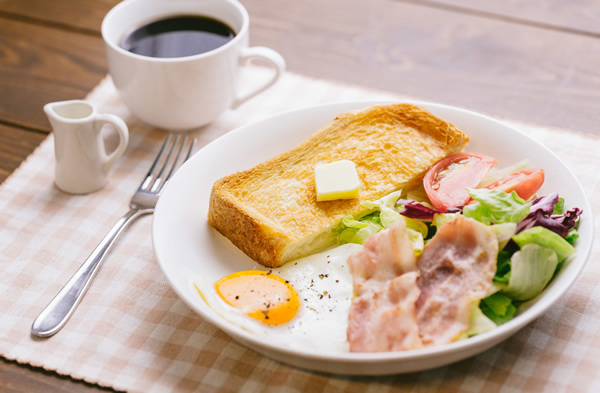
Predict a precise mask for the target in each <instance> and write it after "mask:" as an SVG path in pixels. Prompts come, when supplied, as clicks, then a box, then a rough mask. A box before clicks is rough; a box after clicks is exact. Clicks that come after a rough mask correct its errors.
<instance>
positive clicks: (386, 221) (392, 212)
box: [361, 191, 402, 228]
mask: <svg viewBox="0 0 600 393" xmlns="http://www.w3.org/2000/svg"><path fill="white" fill-rule="evenodd" d="M400 193H401V191H395V192H392V193H391V194H389V195H387V196H384V197H383V198H381V199H379V200H377V201H365V202H361V205H363V206H364V207H366V208H367V209H370V210H379V219H380V220H381V225H383V227H384V228H389V227H390V226H391V225H392V224H393V223H395V222H396V221H398V220H399V219H400V218H401V217H402V216H401V215H400V213H398V212H397V211H396V209H395V208H394V207H395V205H396V201H397V200H398V198H400Z"/></svg>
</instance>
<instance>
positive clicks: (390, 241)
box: [348, 220, 417, 295]
mask: <svg viewBox="0 0 600 393" xmlns="http://www.w3.org/2000/svg"><path fill="white" fill-rule="evenodd" d="M348 267H349V268H350V274H352V278H353V282H354V292H355V294H356V295H361V294H363V293H364V292H366V291H369V290H376V289H378V288H380V287H381V286H383V285H384V284H385V283H386V282H387V281H389V280H391V279H393V278H395V277H398V276H399V275H401V274H403V273H407V272H412V271H415V270H417V258H416V257H415V253H414V251H413V248H412V243H411V242H410V239H409V238H408V234H407V233H406V224H405V223H404V220H398V221H396V222H395V223H394V224H393V225H392V226H391V227H390V228H388V229H385V230H383V231H381V232H379V233H376V234H374V235H372V236H371V237H370V238H369V239H367V241H366V242H365V244H364V245H363V248H362V249H361V250H359V251H357V252H355V253H354V254H352V255H350V257H349V258H348Z"/></svg>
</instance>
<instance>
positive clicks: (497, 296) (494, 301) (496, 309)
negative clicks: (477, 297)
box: [479, 293, 517, 325]
mask: <svg viewBox="0 0 600 393" xmlns="http://www.w3.org/2000/svg"><path fill="white" fill-rule="evenodd" d="M479 308H480V309H481V311H482V312H483V314H485V316H486V317H488V318H489V319H491V320H492V321H493V322H494V323H495V324H496V325H502V324H503V323H506V322H508V321H510V320H511V319H513V318H514V316H515V314H516V313H517V308H516V307H515V305H514V304H513V301H512V299H510V298H508V297H506V296H505V295H503V294H501V293H494V294H493V295H490V296H488V297H486V298H485V299H483V300H482V301H481V303H480V304H479Z"/></svg>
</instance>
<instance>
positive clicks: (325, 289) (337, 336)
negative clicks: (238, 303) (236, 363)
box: [190, 244, 361, 352]
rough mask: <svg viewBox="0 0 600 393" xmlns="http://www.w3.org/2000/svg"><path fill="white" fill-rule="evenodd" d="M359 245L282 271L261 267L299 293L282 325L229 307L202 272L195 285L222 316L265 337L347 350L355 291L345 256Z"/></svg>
mask: <svg viewBox="0 0 600 393" xmlns="http://www.w3.org/2000/svg"><path fill="white" fill-rule="evenodd" d="M360 247H361V246H360V245H357V244H345V245H342V246H339V247H336V248H333V249H331V250H328V251H325V252H322V253H319V254H314V255H310V256H308V257H305V258H300V259H297V260H295V261H292V262H289V263H287V264H286V265H284V266H282V267H280V268H277V269H266V268H263V267H261V268H260V270H265V271H272V273H273V274H275V275H277V276H279V277H281V278H283V279H285V280H287V281H289V283H290V285H291V286H292V287H293V288H294V289H295V290H296V292H297V293H298V297H299V300H300V308H299V310H298V313H297V314H296V315H295V316H294V318H292V320H290V321H289V322H287V323H284V324H281V325H266V324H263V323H261V322H259V321H257V320H256V319H254V318H250V317H248V316H247V315H246V314H244V313H243V312H241V311H240V310H238V309H236V308H235V307H232V306H230V305H229V304H227V303H226V302H225V301H224V300H223V299H222V298H221V297H220V296H219V295H218V294H217V292H216V290H215V283H214V282H210V281H209V280H207V279H206V278H204V277H202V276H201V275H196V276H194V277H192V279H191V281H190V284H191V285H190V286H191V288H192V290H193V291H194V293H196V294H198V295H199V296H201V298H202V299H204V301H205V302H206V304H207V305H208V306H209V307H210V308H211V309H213V310H214V311H215V312H216V313H217V314H219V315H220V316H221V317H222V318H224V319H226V320H227V321H228V322H230V323H232V324H234V325H236V326H238V327H240V328H242V329H245V330H247V331H249V332H252V333H253V334H256V335H257V336H259V337H261V338H262V339H264V340H265V341H268V342H271V343H274V344H277V345H281V346H287V347H291V348H304V349H312V350H314V351H322V352H347V351H348V342H347V340H346V330H347V328H348V313H349V310H350V304H351V302H352V296H353V291H352V276H351V275H350V272H349V269H348V265H347V264H346V260H347V259H348V257H349V256H350V254H352V253H353V252H355V251H357V250H358V249H360ZM196 288H197V289H196ZM198 292H200V293H198Z"/></svg>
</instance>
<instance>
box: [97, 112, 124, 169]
mask: <svg viewBox="0 0 600 393" xmlns="http://www.w3.org/2000/svg"><path fill="white" fill-rule="evenodd" d="M105 124H110V125H112V126H113V127H114V128H115V129H116V130H117V134H119V145H118V146H117V148H116V149H115V150H114V151H113V152H112V153H110V154H109V155H107V156H106V158H105V160H104V163H103V169H104V172H105V173H107V172H108V171H109V170H110V168H112V167H113V165H115V163H116V162H117V160H118V159H119V158H120V157H121V156H122V155H123V153H125V149H126V148H127V143H128V142H129V129H128V128H127V124H125V122H124V121H123V120H122V119H121V118H120V117H118V116H115V115H109V114H99V115H96V119H95V121H94V127H95V128H96V130H100V129H101V128H102V126H104V125H105Z"/></svg>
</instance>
